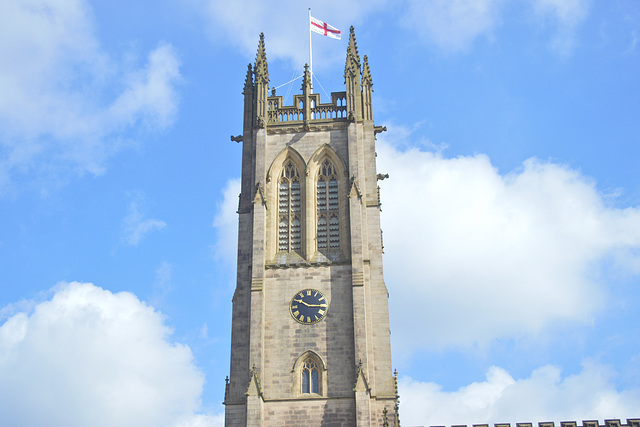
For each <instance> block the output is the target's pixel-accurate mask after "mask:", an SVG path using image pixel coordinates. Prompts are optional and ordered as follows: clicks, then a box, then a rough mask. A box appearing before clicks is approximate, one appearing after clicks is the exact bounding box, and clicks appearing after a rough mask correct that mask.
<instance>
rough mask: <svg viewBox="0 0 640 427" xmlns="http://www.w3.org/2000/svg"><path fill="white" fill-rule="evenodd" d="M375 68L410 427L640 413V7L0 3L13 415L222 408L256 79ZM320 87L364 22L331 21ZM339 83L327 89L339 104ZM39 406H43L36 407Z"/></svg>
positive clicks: (3, 405) (34, 420) (493, 0)
mask: <svg viewBox="0 0 640 427" xmlns="http://www.w3.org/2000/svg"><path fill="white" fill-rule="evenodd" d="M308 7H311V8H312V12H313V15H314V16H315V17H317V18H319V19H322V20H325V21H327V22H328V23H330V24H331V25H333V26H335V27H337V28H340V29H342V30H343V32H346V31H348V28H349V26H350V25H354V26H355V28H356V36H357V41H358V46H359V51H360V55H365V54H366V55H368V57H369V63H370V66H371V72H372V75H373V81H374V90H375V92H374V119H375V122H376V124H379V125H385V126H387V128H388V129H389V130H388V132H386V133H384V134H381V135H380V136H379V139H378V148H377V151H378V170H379V172H383V173H384V172H387V173H389V174H390V179H388V180H385V181H383V182H382V183H381V187H382V210H383V212H382V223H383V224H382V225H383V230H384V243H385V280H386V283H387V286H388V288H389V291H390V309H391V329H392V346H393V358H394V366H396V367H397V368H398V371H399V373H400V394H401V417H402V422H403V425H446V424H454V423H455V424H462V423H466V424H471V423H485V422H490V423H491V422H516V421H517V422H537V421H547V420H553V421H556V422H559V421H563V420H567V419H577V420H582V419H599V420H600V421H602V420H604V419H605V418H621V419H626V418H631V417H638V416H640V411H639V410H638V408H640V322H639V321H638V315H637V312H638V310H637V307H638V306H639V304H640V172H638V167H637V163H638V158H640V144H639V142H640V120H638V116H639V113H640V46H638V41H639V39H640V4H639V3H638V2H635V1H632V0H611V1H607V2H596V1H588V0H477V1H463V0H452V1H444V0H424V1H418V0H404V1H388V0H376V1H352V2H338V1H323V2H310V3H305V4H302V3H300V2H296V1H282V2H280V3H278V5H272V4H269V3H267V2H258V1H251V0H241V1H236V2H234V3H233V4H228V2H222V1H218V0H190V1H186V2H178V1H175V0H160V1H157V2H153V3H152V2H147V1H139V2H133V3H131V2H122V1H112V2H100V3H98V2H89V1H83V0H33V1H27V0H15V1H12V2H2V3H1V4H0V54H1V56H2V58H3V60H2V61H0V93H1V94H2V95H1V96H0V212H1V215H2V221H1V225H0V272H1V274H0V424H2V425H18V424H19V425H27V426H39V425H45V424H46V425H51V426H57V425H60V426H63V425H64V426H70V425H78V426H80V425H94V426H100V425H105V426H107V425H108V426H111V425H120V426H128V425H132V426H133V425H136V426H137V425H154V426H165V425H166V426H185V427H186V426H218V425H221V422H222V416H221V413H222V411H223V407H222V405H221V401H222V399H223V391H224V378H225V376H226V375H227V374H228V370H229V343H230V323H231V296H232V293H233V289H234V286H235V239H236V227H237V224H236V223H237V216H236V214H235V210H236V207H237V196H238V193H239V182H238V178H239V176H240V154H241V147H240V145H239V144H237V143H235V142H232V141H230V140H229V136H230V135H237V134H240V133H241V132H242V116H241V115H242V102H243V99H242V95H241V91H242V86H243V84H244V78H245V72H246V66H247V64H248V63H249V62H253V60H254V57H255V50H256V47H257V41H258V35H259V34H260V33H261V32H264V33H265V40H266V48H267V58H268V60H269V65H270V68H269V70H270V78H271V84H272V85H273V86H281V85H283V86H282V87H279V88H278V93H283V94H289V95H290V94H292V93H297V92H298V91H299V89H300V81H299V80H296V81H295V82H294V83H293V84H292V85H284V84H285V83H286V82H288V81H289V80H291V79H293V78H295V77H298V76H299V75H300V74H301V70H302V66H303V64H304V63H305V62H307V61H308V57H307V55H308V33H307V27H306V25H307V8H308ZM313 43H314V44H313V47H314V73H315V84H316V91H319V92H320V93H321V94H322V96H323V98H324V97H325V96H326V95H325V91H326V93H330V92H331V91H341V90H344V89H343V88H344V85H343V84H344V81H343V77H342V74H343V67H344V58H345V52H346V40H345V39H344V38H343V40H341V41H336V40H330V39H324V38H322V37H320V36H316V35H314V39H313ZM325 99H326V98H325ZM44 420H46V422H44Z"/></svg>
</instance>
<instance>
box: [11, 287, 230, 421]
mask: <svg viewBox="0 0 640 427" xmlns="http://www.w3.org/2000/svg"><path fill="white" fill-rule="evenodd" d="M170 337H171V329H170V328H168V327H167V326H166V325H165V324H164V318H163V316H162V315H161V314H160V313H158V312H157V311H155V310H154V309H153V308H152V307H149V306H147V305H146V304H144V303H142V302H140V301H139V300H138V299H137V298H136V297H135V296H134V295H133V294H131V293H128V292H120V293H116V294H114V293H111V292H109V291H107V290H104V289H101V288H99V287H97V286H94V285H92V284H89V283H76V282H74V283H69V284H61V285H59V286H58V287H57V288H56V290H55V294H54V295H53V297H52V298H51V300H49V301H45V302H41V303H39V304H37V305H36V306H35V308H34V309H33V311H32V312H31V313H25V312H20V313H17V314H15V315H13V316H12V317H10V318H9V319H8V320H7V321H6V322H4V324H2V325H1V326H0V407H2V411H0V425H6V426H16V425H20V426H26V427H30V426H34V427H35V426H44V425H46V426H51V427H56V426H61V427H62V426H65V427H68V426H96V427H100V426H116V425H117V426H122V427H126V426H136V427H137V426H143V425H145V426H158V427H161V426H176V427H177V426H185V427H186V426H191V427H198V426H219V425H222V424H221V421H220V416H209V415H206V414H203V413H199V412H200V396H201V392H202V386H203V382H204V375H203V374H202V372H200V371H199V370H198V369H197V368H196V366H195V364H194V360H193V355H192V353H191V350H190V349H189V347H187V346H186V345H182V344H179V343H175V342H172V341H171V340H170Z"/></svg>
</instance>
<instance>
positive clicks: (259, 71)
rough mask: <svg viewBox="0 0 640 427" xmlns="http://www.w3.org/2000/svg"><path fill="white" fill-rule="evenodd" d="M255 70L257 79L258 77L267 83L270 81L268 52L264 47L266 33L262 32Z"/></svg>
mask: <svg viewBox="0 0 640 427" xmlns="http://www.w3.org/2000/svg"><path fill="white" fill-rule="evenodd" d="M253 71H254V73H255V75H256V81H257V80H258V78H259V79H260V80H261V81H262V82H263V83H266V82H268V81H269V64H268V63H267V53H266V50H265V47H264V33H260V41H258V52H257V53H256V64H255V66H254V67H253Z"/></svg>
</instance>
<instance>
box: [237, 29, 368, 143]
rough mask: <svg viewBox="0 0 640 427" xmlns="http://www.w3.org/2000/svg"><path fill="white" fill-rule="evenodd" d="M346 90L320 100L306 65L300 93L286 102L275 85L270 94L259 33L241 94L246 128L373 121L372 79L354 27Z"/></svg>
mask: <svg viewBox="0 0 640 427" xmlns="http://www.w3.org/2000/svg"><path fill="white" fill-rule="evenodd" d="M344 78H345V85H346V90H345V91H343V92H332V93H331V100H330V101H328V102H326V101H325V102H324V103H323V102H322V100H321V97H320V94H319V93H313V91H312V89H311V76H310V74H309V68H308V66H307V65H305V71H304V74H303V79H302V88H301V90H302V93H301V94H297V95H293V102H292V104H291V105H285V104H284V100H283V97H282V96H278V95H276V91H275V88H272V89H271V94H270V96H269V66H268V63H267V55H266V49H265V43H264V35H263V34H260V40H259V42H258V51H257V53H256V60H255V63H254V64H253V66H252V64H249V66H248V71H247V77H246V79H245V84H244V88H243V91H242V93H243V94H244V96H245V129H246V127H247V125H248V126H249V127H250V128H254V129H255V128H259V129H263V128H266V129H267V132H268V133H269V134H274V133H287V132H301V131H314V130H328V129H332V128H343V127H346V126H347V125H348V123H350V122H360V121H372V120H373V117H372V116H373V114H372V105H371V104H372V103H371V93H372V92H373V89H372V86H373V80H372V78H371V71H370V69H369V61H368V58H367V56H365V57H364V62H362V63H361V61H360V55H359V54H358V46H357V43H356V37H355V33H354V29H353V27H351V29H350V35H349V45H348V47H347V58H346V62H345V71H344Z"/></svg>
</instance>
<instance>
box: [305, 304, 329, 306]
mask: <svg viewBox="0 0 640 427" xmlns="http://www.w3.org/2000/svg"><path fill="white" fill-rule="evenodd" d="M326 306H327V304H307V307H326Z"/></svg>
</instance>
